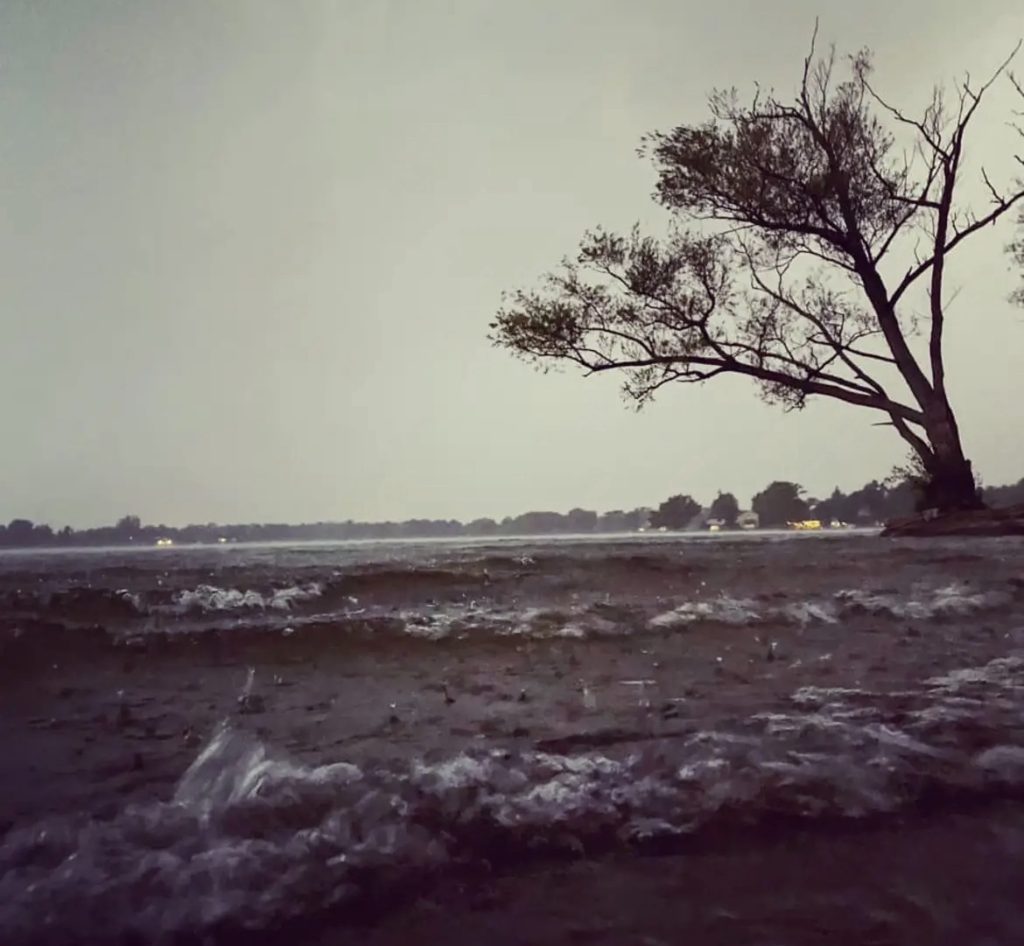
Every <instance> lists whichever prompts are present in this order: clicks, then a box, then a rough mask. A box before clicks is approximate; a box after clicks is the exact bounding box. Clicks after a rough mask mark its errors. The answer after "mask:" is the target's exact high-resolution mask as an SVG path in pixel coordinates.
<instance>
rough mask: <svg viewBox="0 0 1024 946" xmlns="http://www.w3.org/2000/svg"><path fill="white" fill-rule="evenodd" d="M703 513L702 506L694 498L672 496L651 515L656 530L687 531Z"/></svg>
mask: <svg viewBox="0 0 1024 946" xmlns="http://www.w3.org/2000/svg"><path fill="white" fill-rule="evenodd" d="M700 513H701V505H700V503H699V502H697V501H696V500H695V499H694V498H693V497H692V496H670V497H669V498H668V499H666V500H665V502H663V503H662V504H661V505H660V506H659V507H658V508H657V509H655V510H654V512H653V513H652V514H651V525H652V526H653V527H654V528H655V529H685V528H687V527H688V526H689V525H690V523H691V522H693V520H694V519H695V518H696V517H697V516H699V515H700Z"/></svg>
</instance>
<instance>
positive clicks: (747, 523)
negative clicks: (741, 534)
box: [736, 509, 761, 529]
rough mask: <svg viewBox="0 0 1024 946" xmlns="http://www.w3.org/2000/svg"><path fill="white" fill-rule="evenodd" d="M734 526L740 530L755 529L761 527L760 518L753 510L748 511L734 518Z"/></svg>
mask: <svg viewBox="0 0 1024 946" xmlns="http://www.w3.org/2000/svg"><path fill="white" fill-rule="evenodd" d="M736 525H738V526H739V527H740V528H741V529H756V528H757V527H758V526H760V525H761V517H760V516H759V515H758V514H757V513H756V512H754V510H753V509H748V510H747V511H746V512H741V513H740V514H739V515H738V516H737V517H736Z"/></svg>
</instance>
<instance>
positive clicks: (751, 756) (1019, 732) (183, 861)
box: [0, 655, 1024, 946]
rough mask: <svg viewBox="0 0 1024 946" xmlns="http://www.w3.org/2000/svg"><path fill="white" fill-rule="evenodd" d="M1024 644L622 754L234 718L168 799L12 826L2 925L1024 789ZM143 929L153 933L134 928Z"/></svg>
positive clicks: (642, 844) (217, 923)
mask: <svg viewBox="0 0 1024 946" xmlns="http://www.w3.org/2000/svg"><path fill="white" fill-rule="evenodd" d="M1022 737H1024V658H1022V657H1021V656H1018V655H1014V656H1009V657H1004V658H1000V659H997V660H993V661H991V662H989V663H987V664H985V665H982V666H978V667H969V668H964V669H961V670H958V671H955V672H953V673H948V674H945V675H943V676H936V677H932V678H930V679H927V680H924V681H921V682H920V683H918V684H916V685H915V686H913V687H911V688H909V689H906V690H902V691H896V692H878V691H870V690H860V689H849V688H846V689H840V688H833V689H829V688H822V687H803V688H802V689H800V690H798V691H796V692H795V693H794V694H793V695H792V697H791V698H790V699H789V701H788V702H785V703H783V704H780V705H779V706H776V707H773V708H772V709H771V710H770V711H765V712H763V713H761V714H759V715H755V716H753V717H751V718H749V719H747V720H744V721H742V722H737V723H736V724H734V725H732V726H730V727H723V728H720V729H714V730H702V731H695V732H689V733H679V734H677V735H675V736H673V737H672V738H663V739H661V740H660V741H658V742H656V743H653V744H650V746H649V748H647V749H644V750H642V751H624V752H623V754H621V755H618V756H616V755H613V754H602V753H583V754H579V755H562V754H556V753H550V752H541V751H524V752H510V751H505V750H483V749H482V750H480V751H475V752H467V753H463V754H460V755H456V756H454V757H450V758H445V759H421V760H419V761H416V762H413V763H411V764H407V763H400V762H395V763H392V764H391V765H389V766H385V767H381V768H374V769H371V768H360V767H357V766H355V765H352V764H349V763H347V762H345V761H344V760H340V761H338V762H336V763H334V764H331V765H322V766H316V767H310V766H305V765H300V764H298V763H296V762H293V761H291V760H289V759H287V758H286V757H284V756H283V755H280V754H279V753H277V752H276V751H275V750H274V749H272V748H271V747H269V746H267V745H266V744H265V743H263V742H262V741H260V740H259V739H257V738H255V737H254V736H252V735H250V734H248V733H247V732H244V731H241V730H239V729H236V728H234V727H233V726H231V725H230V724H227V723H225V724H222V725H221V726H220V727H219V728H218V729H217V731H216V732H215V733H214V734H213V735H212V737H211V738H210V740H209V742H208V743H207V745H206V746H205V747H204V748H203V749H202V750H201V751H200V753H199V755H198V756H197V758H196V759H195V761H194V762H193V763H192V765H191V767H190V768H189V769H188V771H187V772H186V773H185V774H184V776H183V777H182V778H181V780H180V782H179V784H178V786H177V789H176V791H175V793H174V796H173V798H172V799H171V800H170V801H168V802H165V803H160V804H148V805H137V806H133V807H130V808H127V809H125V810H124V811H122V812H121V813H120V814H119V815H117V816H116V817H114V818H112V819H110V820H107V821H98V820H90V819H87V818H85V817H82V816H77V817H62V818H50V819H47V820H44V821H42V822H39V823H37V824H34V825H30V826H26V827H21V828H17V829H13V830H11V831H10V832H9V833H8V834H7V836H6V837H5V838H4V839H3V841H2V843H0V941H2V942H4V943H5V944H9V946H21V944H29V943H33V944H44V946H45V944H50V946H57V944H65V943H72V942H96V941H110V940H111V939H114V940H118V939H131V938H132V937H137V938H138V939H141V940H145V941H152V940H158V939H160V938H167V939H170V938H172V937H175V936H185V935H188V936H192V935H195V936H202V935H206V934H211V935H213V934H216V933H218V932H223V931H225V930H227V931H230V930H236V931H238V930H249V931H258V930H261V929H267V928H269V927H274V928H275V929H279V928H280V924H282V923H284V922H286V921H287V920H288V919H289V918H293V917H296V916H298V915H300V914H301V915H304V916H310V915H316V914H317V913H320V912H323V911H326V910H331V909H336V908H344V907H345V906H346V905H354V904H356V903H358V902H359V900H360V898H362V897H363V896H365V895H366V894H367V893H368V892H370V891H375V892H378V893H379V892H380V891H381V890H393V891H395V893H396V895H397V894H398V892H400V891H402V890H404V891H407V892H408V890H409V889H410V886H411V887H412V889H416V888H417V886H418V885H419V886H422V885H426V884H429V882H430V876H431V875H432V874H433V873H434V872H436V871H437V870H438V869H444V868H449V867H455V866H459V865H462V866H465V865H467V864H468V865H479V864H482V863H483V862H484V861H485V860H486V861H489V862H491V863H494V862H495V861H496V860H497V861H500V860H502V859H506V860H507V859H520V858H528V857H536V856H540V855H547V854H556V853H557V854H558V855H560V856H574V857H575V856H584V855H592V854H598V853H601V852H603V851H608V850H613V849H617V848H622V849H629V850H646V849H649V848H654V849H658V850H662V849H665V848H666V846H667V847H669V848H671V847H672V846H678V845H680V844H685V841H686V839H687V838H691V837H694V836H696V835H706V834H707V833H708V832H712V831H714V830H715V829H716V828H730V829H732V828H737V827H738V828H742V829H744V830H755V829H756V826H757V825H758V824H761V823H765V822H768V821H771V820H772V819H777V818H784V819H799V820H802V821H805V822H808V823H814V822H816V821H819V822H820V821H821V820H822V819H863V818H866V817H873V816H883V815H886V814H889V813H892V812H895V811H899V810H902V809H907V808H908V807H911V806H914V805H915V804H917V803H919V802H921V801H923V800H925V799H927V800H930V801H934V800H935V799H937V798H938V799H941V798H943V797H950V796H960V797H962V796H974V797H986V796H998V795H1006V794H1016V793H1019V792H1020V791H1021V790H1022V789H1024V738H1022ZM133 941H135V940H133Z"/></svg>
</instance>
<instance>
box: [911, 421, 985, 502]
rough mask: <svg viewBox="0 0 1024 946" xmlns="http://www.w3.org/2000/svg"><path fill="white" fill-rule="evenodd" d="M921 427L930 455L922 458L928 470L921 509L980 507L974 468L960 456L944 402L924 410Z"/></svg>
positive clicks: (962, 453) (956, 439) (956, 436)
mask: <svg viewBox="0 0 1024 946" xmlns="http://www.w3.org/2000/svg"><path fill="white" fill-rule="evenodd" d="M925 430H926V433H927V435H928V442H929V444H930V445H931V456H929V457H922V461H923V462H924V467H925V470H926V471H927V473H928V482H927V483H926V484H925V488H924V501H925V502H924V506H925V508H926V509H937V510H938V511H939V512H954V511H957V510H964V509H983V508H984V507H985V504H984V503H983V502H982V499H981V493H980V491H979V490H978V485H977V483H976V482H975V480H974V470H973V468H972V467H971V461H970V460H968V459H967V457H965V456H964V450H963V446H962V444H961V443H960V431H959V430H958V429H957V425H956V418H955V417H954V416H953V411H952V409H951V408H950V407H949V404H948V403H942V404H940V405H938V406H937V408H936V409H935V410H934V411H929V412H927V419H926V422H925Z"/></svg>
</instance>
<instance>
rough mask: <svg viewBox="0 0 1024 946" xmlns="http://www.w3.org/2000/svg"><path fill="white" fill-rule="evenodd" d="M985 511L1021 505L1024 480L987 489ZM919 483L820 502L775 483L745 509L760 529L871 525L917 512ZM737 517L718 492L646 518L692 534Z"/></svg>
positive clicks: (735, 505) (876, 486)
mask: <svg viewBox="0 0 1024 946" xmlns="http://www.w3.org/2000/svg"><path fill="white" fill-rule="evenodd" d="M982 494H983V498H984V500H985V502H986V503H987V504H988V505H989V506H1014V505H1017V504H1022V503H1024V479H1021V480H1019V481H1018V482H1017V483H1015V484H1013V485H1010V486H996V487H989V488H986V489H984V490H983V491H982ZM922 502H923V494H922V491H921V484H920V482H919V481H917V480H916V479H915V478H914V477H913V476H912V475H907V476H900V477H899V478H897V479H896V480H895V481H888V482H879V481H878V480H872V481H871V482H870V483H866V484H865V485H864V486H862V487H861V488H860V489H857V490H854V491H853V492H852V493H844V492H843V491H842V490H841V489H839V488H838V487H836V488H835V489H834V490H833V491H832V493H831V495H830V496H828V497H827V498H825V499H815V498H813V497H808V496H807V495H806V494H805V491H804V488H803V487H802V486H800V484H799V483H791V482H788V481H785V480H776V481H775V482H773V483H771V484H769V485H768V486H766V487H765V488H764V489H763V490H762V491H761V492H759V493H757V494H756V495H755V496H754V497H752V499H751V501H750V510H751V511H752V512H753V513H755V514H756V516H757V524H758V527H759V528H762V529H776V528H784V527H785V526H787V525H788V524H789V523H791V522H800V521H806V520H809V519H817V520H820V521H821V522H822V523H823V524H825V525H828V524H830V523H832V522H839V523H845V524H848V525H861V526H866V525H874V524H876V523H880V522H886V521H888V520H890V519H898V518H901V517H903V516H910V515H913V514H914V513H915V512H917V511H919V510H920V509H921V506H922ZM739 518H740V506H739V502H738V501H737V499H736V497H735V496H734V495H733V494H732V493H723V492H720V493H719V494H718V495H717V496H716V497H715V499H714V500H713V501H712V502H711V505H710V506H708V507H707V508H705V507H703V506H702V505H701V504H700V503H699V502H697V500H695V499H694V498H693V497H692V496H688V495H684V494H680V495H677V496H670V497H669V498H668V499H666V500H665V501H664V502H663V503H662V504H661V505H660V506H658V508H657V509H655V510H654V511H653V512H652V513H651V520H650V525H651V526H652V527H653V528H656V529H693V528H701V527H706V526H707V525H709V524H711V523H716V524H719V525H720V526H722V527H724V528H727V529H731V528H736V526H737V524H738V520H739Z"/></svg>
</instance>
